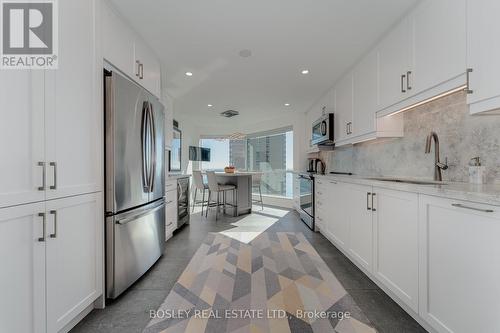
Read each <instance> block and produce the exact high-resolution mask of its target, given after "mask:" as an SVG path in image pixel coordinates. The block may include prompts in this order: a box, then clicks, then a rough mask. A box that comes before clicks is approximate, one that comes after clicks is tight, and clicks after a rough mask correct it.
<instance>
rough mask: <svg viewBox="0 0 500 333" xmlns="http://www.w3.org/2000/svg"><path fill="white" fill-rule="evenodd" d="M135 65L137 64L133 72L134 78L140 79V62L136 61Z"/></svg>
mask: <svg viewBox="0 0 500 333" xmlns="http://www.w3.org/2000/svg"><path fill="white" fill-rule="evenodd" d="M135 63H136V64H137V70H136V72H135V76H137V77H138V78H139V79H140V78H141V62H140V61H139V60H136V61H135Z"/></svg>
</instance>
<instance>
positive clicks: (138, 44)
mask: <svg viewBox="0 0 500 333" xmlns="http://www.w3.org/2000/svg"><path fill="white" fill-rule="evenodd" d="M134 61H135V66H136V72H135V80H136V81H137V82H138V83H139V84H140V85H141V86H143V87H144V88H146V89H147V90H149V92H151V93H152V94H154V95H155V96H157V97H159V96H160V79H161V78H160V63H159V62H158V60H157V59H156V57H155V56H154V53H153V51H152V50H151V49H150V48H149V47H148V46H147V45H146V44H144V42H142V41H141V40H140V39H139V38H137V39H136V41H135V43H134Z"/></svg>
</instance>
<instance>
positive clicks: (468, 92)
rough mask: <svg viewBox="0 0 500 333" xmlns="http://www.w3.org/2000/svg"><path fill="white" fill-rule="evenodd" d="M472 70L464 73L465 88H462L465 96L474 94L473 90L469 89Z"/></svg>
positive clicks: (469, 69)
mask: <svg viewBox="0 0 500 333" xmlns="http://www.w3.org/2000/svg"><path fill="white" fill-rule="evenodd" d="M472 71H473V70H472V68H467V70H466V71H465V75H466V87H465V88H464V91H465V92H466V93H467V94H472V93H474V90H471V89H470V88H469V87H470V73H472Z"/></svg>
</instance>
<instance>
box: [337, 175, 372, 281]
mask: <svg viewBox="0 0 500 333" xmlns="http://www.w3.org/2000/svg"><path fill="white" fill-rule="evenodd" d="M345 186H346V187H347V189H345V190H344V191H343V192H344V196H346V197H347V198H348V203H347V207H346V208H345V209H348V211H349V244H348V252H349V254H350V255H351V257H352V258H353V259H354V260H355V261H357V262H358V264H359V265H361V266H362V267H363V268H365V269H366V270H367V271H369V272H371V271H372V266H373V218H372V216H373V214H372V207H373V206H372V205H373V203H372V196H371V193H372V187H371V186H366V185H358V184H346V185H345Z"/></svg>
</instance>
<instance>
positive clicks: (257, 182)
mask: <svg viewBox="0 0 500 333" xmlns="http://www.w3.org/2000/svg"><path fill="white" fill-rule="evenodd" d="M261 185H262V173H260V172H259V173H254V174H252V189H254V188H259V196H260V200H252V202H253V203H260V206H261V207H262V210H264V201H263V200H262V190H261V188H260V187H261ZM252 192H253V191H252Z"/></svg>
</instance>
